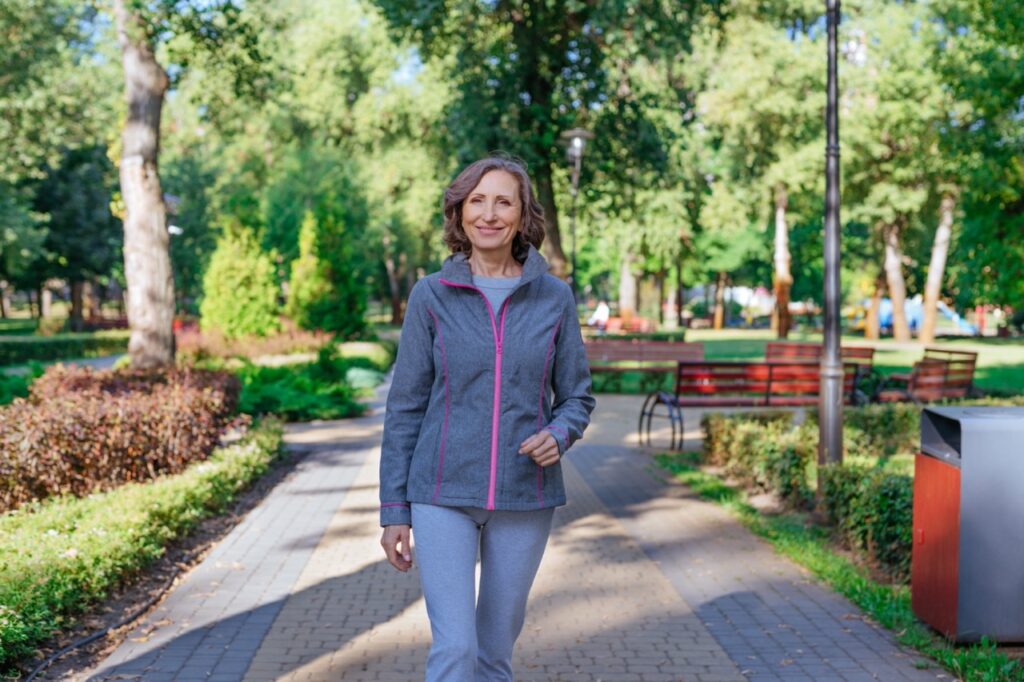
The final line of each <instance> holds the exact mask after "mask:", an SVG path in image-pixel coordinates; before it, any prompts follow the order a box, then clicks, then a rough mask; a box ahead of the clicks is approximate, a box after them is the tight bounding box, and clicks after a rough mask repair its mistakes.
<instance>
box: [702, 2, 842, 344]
mask: <svg viewBox="0 0 1024 682" xmlns="http://www.w3.org/2000/svg"><path fill="white" fill-rule="evenodd" d="M821 9H822V8H821V6H820V5H814V6H809V5H807V4H806V3H804V4H801V3H789V4H787V5H785V6H774V5H764V4H754V3H738V5H737V7H736V11H735V13H734V14H733V16H731V17H730V19H729V21H728V22H726V23H725V25H724V26H722V28H721V31H720V33H717V34H712V35H711V36H710V39H705V40H703V41H702V42H701V43H700V47H701V51H702V52H704V53H705V54H703V55H702V59H703V60H705V61H706V62H708V63H709V66H708V67H707V70H706V72H705V73H704V74H703V81H704V83H703V84H702V92H700V94H699V99H698V107H699V111H700V114H701V118H702V121H704V122H706V124H707V125H708V126H709V128H710V130H711V133H712V135H713V136H714V138H715V139H716V146H717V147H718V148H719V153H718V158H719V160H720V163H721V166H722V168H721V172H720V174H721V176H722V177H721V178H720V179H719V180H718V182H723V183H727V184H729V185H738V186H742V187H743V188H744V189H743V190H742V191H743V192H745V193H748V194H749V195H750V197H751V200H752V203H751V204H750V208H749V211H748V215H749V218H748V220H749V221H750V222H751V223H752V228H753V227H754V226H756V225H758V224H760V225H765V226H767V225H769V224H770V225H772V227H773V229H772V230H771V234H772V235H773V243H774V247H773V253H772V262H773V264H774V268H773V272H772V279H773V289H774V292H775V313H774V315H773V320H772V323H773V324H772V326H773V328H774V329H775V330H776V332H777V334H778V336H779V338H786V336H787V335H788V333H789V327H790V324H791V320H790V314H789V302H790V299H791V289H792V287H793V268H792V267H791V264H792V256H791V253H790V239H789V234H790V230H791V228H792V226H793V224H795V223H798V222H800V221H802V220H809V219H812V220H814V221H815V222H818V221H819V219H820V211H816V212H813V216H812V212H809V211H808V210H807V209H808V208H810V205H811V204H813V203H814V202H809V201H807V196H806V195H808V194H813V195H818V194H819V193H820V191H821V178H822V175H823V171H824V163H823V159H822V157H821V149H822V148H823V147H824V127H823V121H824V109H825V99H824V89H825V85H824V71H823V69H822V68H821V64H822V63H823V62H824V50H823V41H822V39H821V38H822V36H821V32H820V31H818V32H814V31H813V30H812V27H813V25H814V21H815V19H817V18H818V17H819V15H820V13H821ZM794 208H798V209H799V208H803V209H804V210H803V211H800V210H795V211H794V210H793V209H794Z"/></svg>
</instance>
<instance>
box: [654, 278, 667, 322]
mask: <svg viewBox="0 0 1024 682" xmlns="http://www.w3.org/2000/svg"><path fill="white" fill-rule="evenodd" d="M666 279H668V278H667V276H666V272H665V268H662V269H661V270H658V272H657V274H655V275H654V281H655V282H656V284H657V289H658V324H659V325H661V326H664V324H665V304H666V302H667V301H666V299H665V280H666Z"/></svg>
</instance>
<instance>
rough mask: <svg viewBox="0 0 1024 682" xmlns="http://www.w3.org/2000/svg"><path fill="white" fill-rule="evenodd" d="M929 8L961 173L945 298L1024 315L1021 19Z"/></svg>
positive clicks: (1012, 10) (947, 142)
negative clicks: (953, 102)
mask: <svg viewBox="0 0 1024 682" xmlns="http://www.w3.org/2000/svg"><path fill="white" fill-rule="evenodd" d="M930 5H931V7H932V10H933V11H934V13H935V15H934V16H935V19H936V22H935V23H936V24H937V29H938V30H937V31H936V32H935V34H934V35H933V40H932V54H933V57H934V61H935V63H936V64H937V68H938V70H939V72H940V73H941V74H942V78H943V82H944V84H945V88H946V89H947V91H948V92H949V93H950V95H951V96H952V97H953V98H955V100H956V108H955V109H953V110H952V111H951V113H950V116H949V117H948V121H947V124H946V125H945V126H944V127H943V129H942V137H941V142H942V144H943V151H944V153H945V154H946V155H947V156H948V158H949V159H950V162H951V163H952V164H955V167H956V169H957V171H958V172H957V174H956V176H954V177H955V178H956V179H958V180H959V183H960V188H959V189H960V192H959V194H958V195H957V196H956V199H957V209H958V210H959V215H960V216H962V218H960V219H958V220H955V221H954V226H955V228H956V229H955V230H954V237H955V239H954V240H953V244H952V245H951V247H950V248H951V250H952V257H951V262H952V264H953V267H952V272H951V273H950V274H951V276H950V277H949V278H948V279H947V280H946V282H945V283H947V284H948V289H947V291H948V293H950V294H951V295H953V296H955V298H956V300H957V302H958V303H959V304H961V305H975V304H980V303H996V304H1001V305H1009V306H1012V307H1014V308H1015V309H1018V310H1019V309H1022V308H1024V238H1022V237H1021V235H1022V234H1024V134H1022V127H1024V123H1022V121H1021V116H1020V102H1021V100H1022V98H1024V15H1022V14H1021V12H1020V11H1019V4H1018V3H1017V2H1015V1H1014V0H937V1H936V2H933V3H930ZM942 219H943V218H940V221H941V220H942ZM940 224H941V222H940ZM997 244H998V245H999V246H998V248H993V246H994V245H997Z"/></svg>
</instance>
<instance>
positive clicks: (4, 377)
mask: <svg viewBox="0 0 1024 682" xmlns="http://www.w3.org/2000/svg"><path fill="white" fill-rule="evenodd" d="M42 375H43V366H42V365H41V364H39V363H38V362H33V363H31V364H30V365H29V370H28V373H27V374H7V373H4V372H0V405H7V404H8V403H10V402H11V401H12V400H14V399H15V398H27V397H28V389H29V386H31V385H32V382H33V381H35V380H36V379H38V378H39V377H41V376H42Z"/></svg>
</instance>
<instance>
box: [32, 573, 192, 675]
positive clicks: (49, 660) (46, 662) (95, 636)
mask: <svg viewBox="0 0 1024 682" xmlns="http://www.w3.org/2000/svg"><path fill="white" fill-rule="evenodd" d="M193 558H194V557H193ZM182 565H183V564H178V566H177V568H175V570H174V573H172V574H171V577H170V578H168V579H167V582H166V583H164V586H163V587H161V588H160V591H159V592H157V593H156V594H155V595H153V596H152V597H150V598H149V599H147V600H146V602H145V603H144V604H143V605H142V606H141V607H139V608H138V609H136V610H135V612H134V613H131V614H129V615H128V616H126V617H125V618H123V619H121V620H120V621H118V622H117V623H114V624H113V625H108V626H107V627H105V628H103V629H102V630H100V631H98V632H94V633H92V634H91V635H89V636H88V637H83V638H82V639H79V640H75V641H74V642H72V643H71V644H68V645H67V646H66V647H64V648H63V649H61V650H60V651H56V652H54V653H52V654H50V655H49V656H47V657H46V659H45V660H44V661H43V662H42V663H40V664H39V665H37V666H36V667H35V669H34V670H33V671H32V672H30V673H29V675H28V677H26V678H25V682H32V680H34V679H35V678H36V675H38V674H39V673H41V672H43V671H44V670H46V669H47V668H49V667H50V666H51V665H53V663H54V661H56V660H57V659H58V658H60V657H61V656H63V655H64V654H66V653H69V652H71V651H74V650H75V649H78V648H80V647H83V646H85V645H86V644H89V643H91V642H95V641H96V640H97V639H101V638H103V637H106V636H107V634H109V633H110V631H111V630H116V629H117V628H120V627H123V626H125V625H127V624H128V623H131V622H132V621H133V620H136V619H137V618H138V617H139V616H141V615H142V614H144V613H145V612H146V611H148V610H149V608H150V607H151V606H153V604H155V603H156V602H157V601H158V600H159V599H160V598H162V597H163V596H164V594H165V593H166V592H167V590H168V589H170V587H171V584H172V583H173V582H174V579H175V578H177V577H178V574H180V573H181V566H182ZM185 565H187V564H185Z"/></svg>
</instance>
